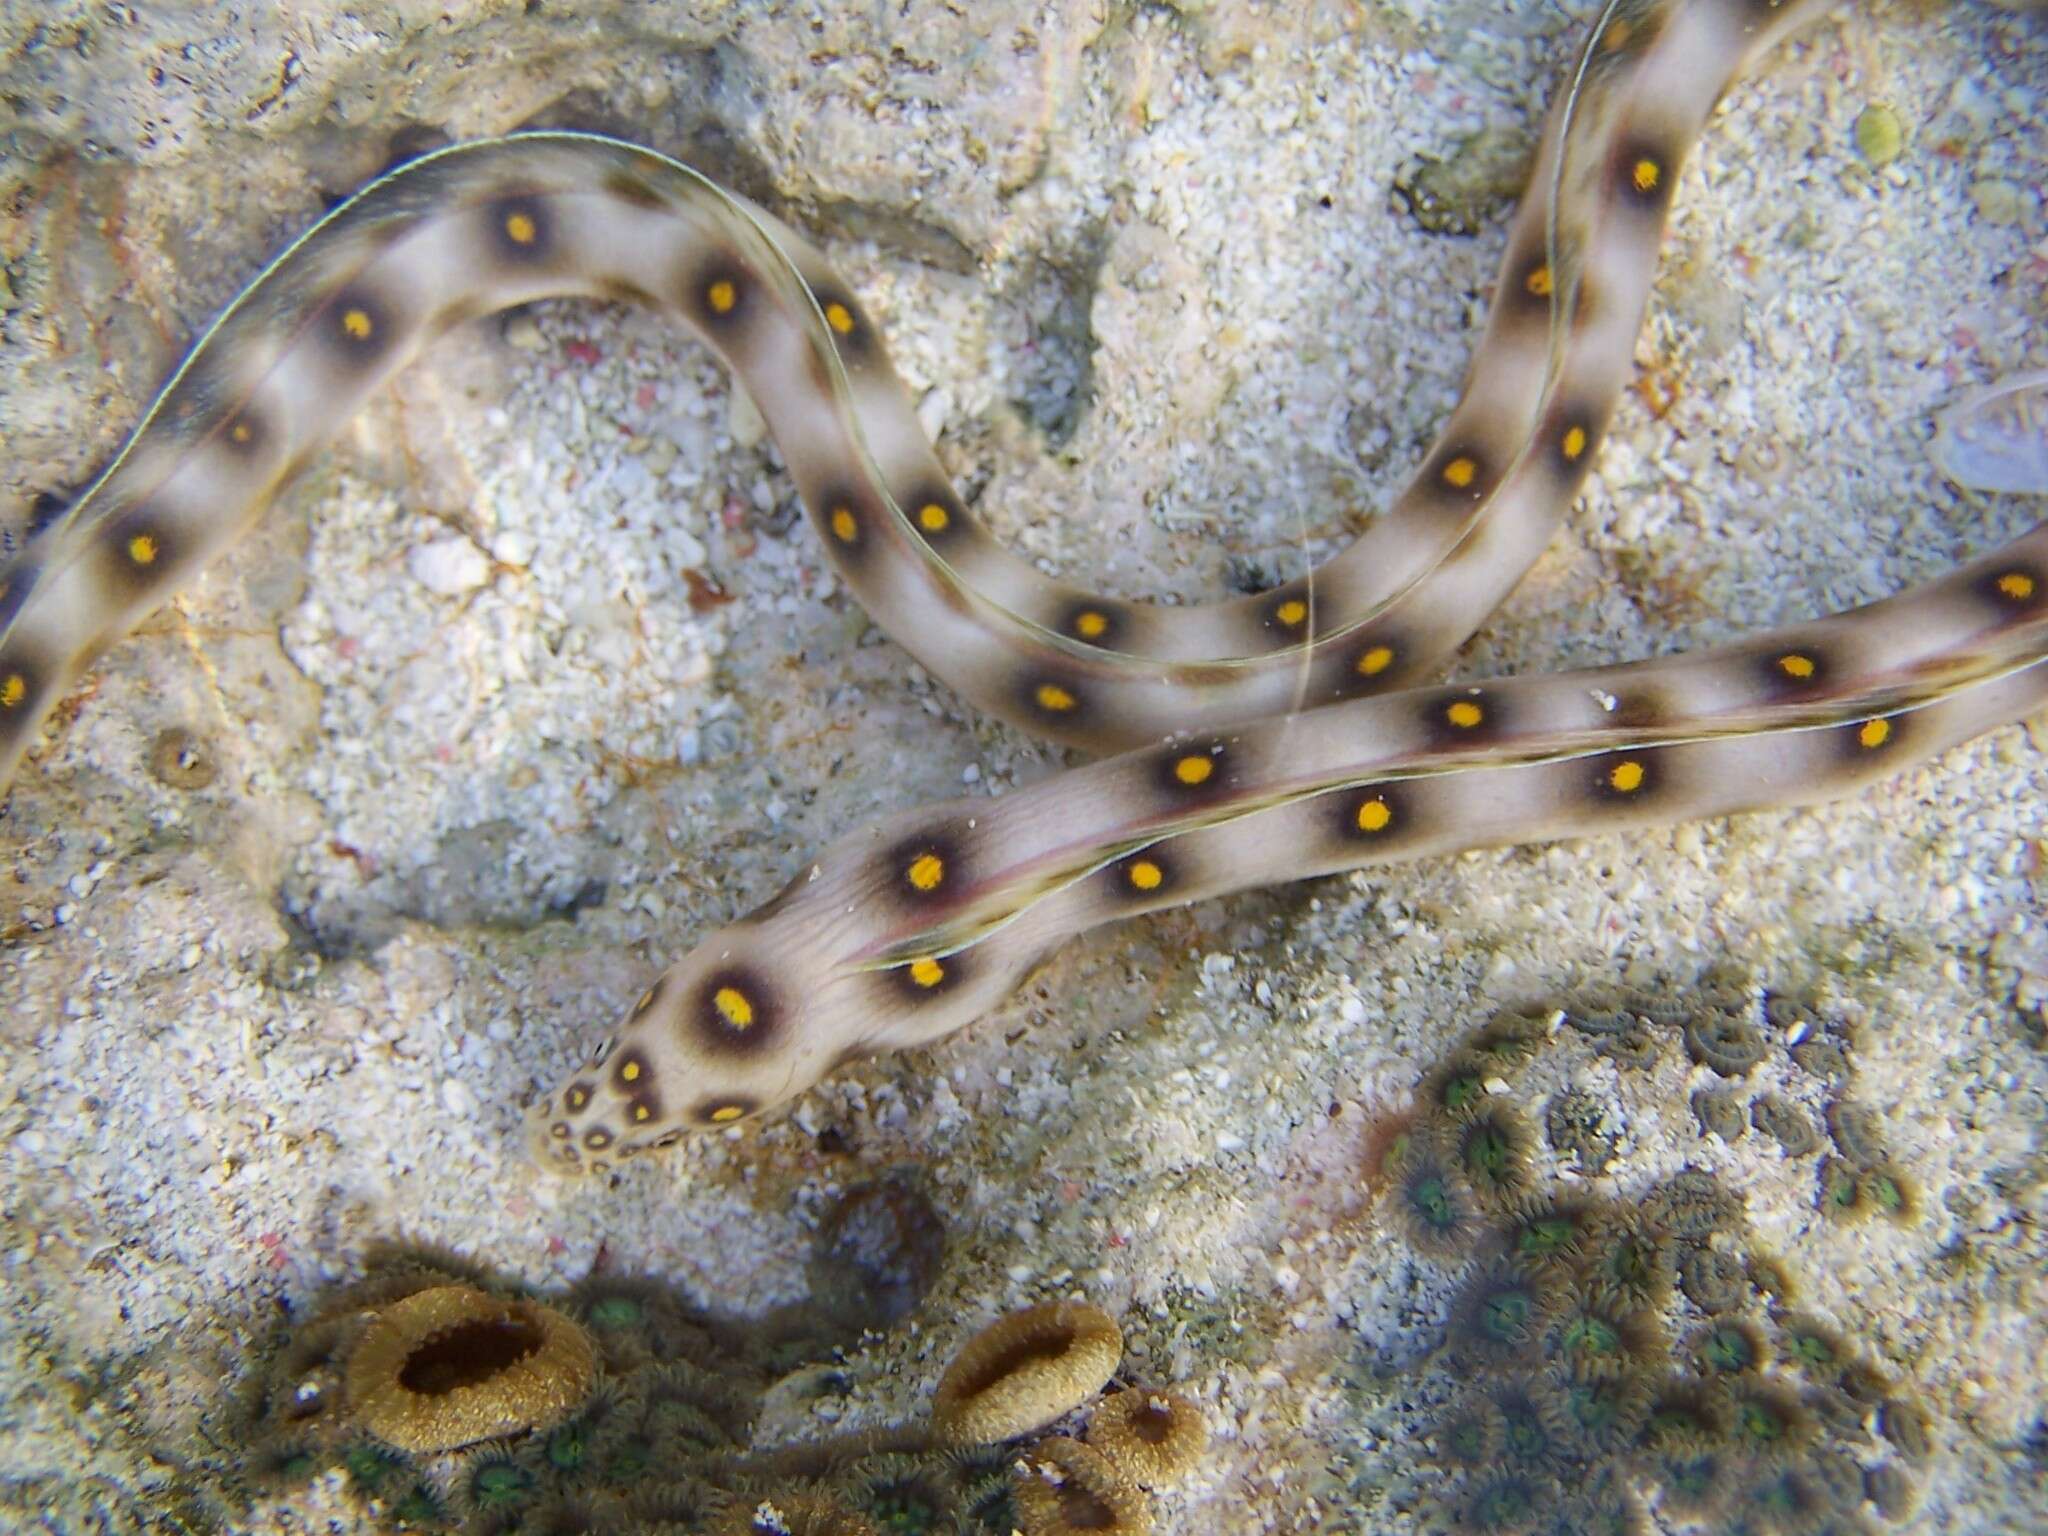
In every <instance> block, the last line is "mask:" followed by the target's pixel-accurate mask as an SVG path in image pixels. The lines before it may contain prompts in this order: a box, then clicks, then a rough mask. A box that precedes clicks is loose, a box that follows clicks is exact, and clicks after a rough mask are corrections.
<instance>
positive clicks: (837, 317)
mask: <svg viewBox="0 0 2048 1536" xmlns="http://www.w3.org/2000/svg"><path fill="white" fill-rule="evenodd" d="M805 282H806V284H807V285H808V286H809V288H810V290H811V297H812V298H813V299H815V300H816V301H817V304H818V313H819V314H821V315H823V316H824V317H825V332H826V334H827V335H829V336H830V337H831V338H832V344H833V346H835V347H836V348H838V351H839V356H840V359H841V360H842V361H843V362H845V363H847V364H849V365H852V364H856V363H862V362H865V361H867V360H868V358H869V357H871V356H872V355H873V353H874V350H875V337H874V330H873V328H872V327H871V326H870V325H869V324H868V322H867V317H866V316H865V315H863V314H862V313H861V312H860V306H859V305H858V304H856V303H854V301H853V295H852V294H850V293H848V292H847V291H846V290H845V289H844V288H841V287H840V286H839V285H838V284H837V283H829V282H818V283H813V282H810V280H809V279H808V278H806V279H805Z"/></svg>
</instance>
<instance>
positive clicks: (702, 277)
mask: <svg viewBox="0 0 2048 1536" xmlns="http://www.w3.org/2000/svg"><path fill="white" fill-rule="evenodd" d="M754 288H755V284H754V278H753V274H752V273H750V272H749V271H747V269H746V268H745V267H743V266H742V265H740V263H739V262H738V261H736V260H734V259H733V258H731V257H729V256H714V257H712V258H711V259H710V260H708V261H702V262H698V263H695V264H694V265H693V266H692V267H691V268H690V270H689V273H688V275H687V276H685V277H684V278H683V282H682V291H681V293H679V294H678V295H677V299H678V301H679V302H680V303H681V305H682V309H683V313H684V314H686V315H688V316H689V317H690V318H691V319H692V320H694V321H695V322H696V323H697V325H698V326H699V327H700V328H701V329H703V330H704V331H706V332H708V333H709V334H711V335H713V336H720V337H725V336H730V335H731V334H732V333H734V332H736V331H739V330H741V329H744V328H745V326H746V325H747V324H748V322H749V321H750V319H751V318H752V315H753V311H754V307H755V297H754Z"/></svg>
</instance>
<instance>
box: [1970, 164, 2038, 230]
mask: <svg viewBox="0 0 2048 1536" xmlns="http://www.w3.org/2000/svg"><path fill="white" fill-rule="evenodd" d="M1970 201H1971V202H1973V203H1975V204H1976V205H1977V217H1978V218H1980V219H1982V220H1983V221H1984V222H1985V223H1986V224H2017V223H2019V221H2020V220H2021V219H2023V218H2025V217H2026V214H2027V203H2028V197H2027V194H2026V193H2025V192H2023V191H2022V190H2021V189H2020V188H2019V187H2018V186H2017V185H2016V184H2014V183H2013V182H2010V181H2007V180H2005V179H2004V178H2003V177H1999V176H1986V177H1984V178H1982V179H1981V180H1979V181H1977V182H1974V183H1973V184H1972V185H1971V187H1970Z"/></svg>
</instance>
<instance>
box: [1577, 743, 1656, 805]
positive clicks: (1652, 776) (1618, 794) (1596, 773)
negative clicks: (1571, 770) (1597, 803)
mask: <svg viewBox="0 0 2048 1536" xmlns="http://www.w3.org/2000/svg"><path fill="white" fill-rule="evenodd" d="M1657 759H1658V754H1657V753H1656V752H1654V751H1650V750H1647V749H1645V750H1634V751H1630V750H1623V751H1619V752H1607V753H1602V754H1601V755H1600V756H1598V757H1594V758H1590V759H1588V760H1587V763H1586V769H1587V773H1588V775H1589V780H1588V782H1589V783H1590V784H1591V786H1592V791H1593V795H1594V797H1595V798H1596V799H1598V800H1601V801H1604V802H1606V803H1607V804H1609V805H1631V804H1644V803H1647V802H1649V801H1650V800H1652V799H1653V798H1654V797H1655V796H1656V794H1657V792H1658V791H1659V790H1660V789H1662V788H1663V787H1664V772H1663V767H1662V765H1661V764H1660V763H1659V762H1658V760H1657Z"/></svg>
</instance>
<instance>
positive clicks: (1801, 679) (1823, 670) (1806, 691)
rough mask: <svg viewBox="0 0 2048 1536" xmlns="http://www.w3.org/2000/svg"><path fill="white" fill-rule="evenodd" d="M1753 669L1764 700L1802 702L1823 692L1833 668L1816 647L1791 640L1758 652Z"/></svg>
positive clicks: (1824, 652) (1830, 661)
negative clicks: (1767, 698) (1766, 698)
mask: <svg viewBox="0 0 2048 1536" xmlns="http://www.w3.org/2000/svg"><path fill="white" fill-rule="evenodd" d="M1756 670H1757V675H1758V677H1759V679H1760V680H1761V682H1762V684H1763V687H1764V690H1765V693H1766V696H1767V697H1769V698H1772V699H1803V698H1811V697H1815V696H1817V695H1819V694H1821V693H1824V692H1826V690H1827V687H1828V682H1829V679H1830V678H1831V677H1832V676H1833V673H1834V666H1833V662H1832V660H1831V658H1830V657H1829V655H1828V653H1827V652H1826V651H1824V650H1822V649H1821V648H1820V647H1819V646H1816V645H1802V644H1800V643H1799V642H1798V641H1796V640H1793V641H1787V642H1786V643H1785V644H1783V645H1775V646H1772V647H1771V648H1770V649H1769V650H1767V651H1764V652H1762V653H1760V654H1759V655H1758V657H1757V660H1756Z"/></svg>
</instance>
